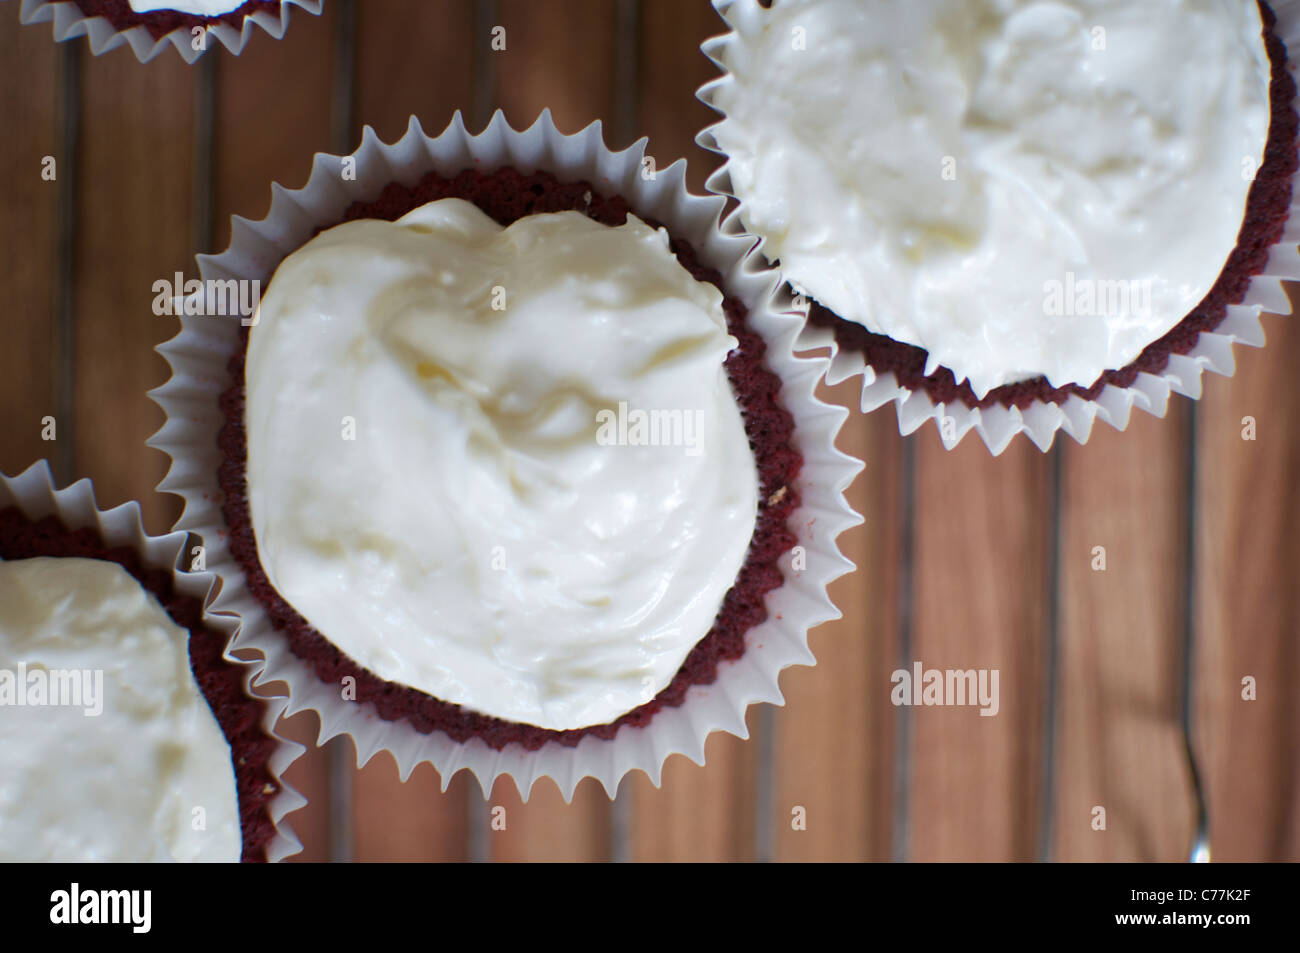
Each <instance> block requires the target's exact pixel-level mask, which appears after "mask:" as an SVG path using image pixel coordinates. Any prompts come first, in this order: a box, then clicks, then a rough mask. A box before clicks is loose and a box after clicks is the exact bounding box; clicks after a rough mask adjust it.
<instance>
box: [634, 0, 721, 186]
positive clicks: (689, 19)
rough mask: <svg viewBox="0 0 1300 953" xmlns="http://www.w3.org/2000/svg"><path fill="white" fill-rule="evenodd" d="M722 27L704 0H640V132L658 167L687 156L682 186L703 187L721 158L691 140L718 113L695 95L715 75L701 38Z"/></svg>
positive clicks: (714, 120)
mask: <svg viewBox="0 0 1300 953" xmlns="http://www.w3.org/2000/svg"><path fill="white" fill-rule="evenodd" d="M722 27H723V23H722V18H721V17H719V16H718V15H717V13H715V12H714V10H713V7H712V6H710V5H709V4H707V3H694V2H692V0H651V2H648V3H642V4H641V35H640V56H639V60H638V65H639V71H638V72H639V95H638V96H637V107H638V113H639V115H638V135H646V136H649V137H650V143H649V146H648V150H647V151H648V154H649V155H651V156H653V157H654V159H655V166H656V167H657V168H660V169H663V168H667V167H668V166H669V165H671V164H672V163H673V162H674V161H676V160H677V159H679V158H685V159H686V160H687V174H686V185H687V187H688V188H690V189H691V190H692V191H694V192H703V191H704V181H705V179H707V178H708V176H709V173H710V172H712V171H713V170H714V169H715V168H717V166H718V165H720V164H721V161H722V160H721V158H720V157H718V156H716V155H714V154H713V153H711V152H707V151H705V150H704V149H701V148H700V147H699V146H697V145H696V144H695V136H696V134H697V133H698V132H699V131H700V130H701V129H703V128H704V127H705V126H710V125H712V124H713V123H714V122H716V121H717V120H718V118H719V117H718V114H717V113H715V112H714V111H713V110H712V109H710V108H709V107H708V106H706V105H704V103H702V102H700V101H699V100H698V99H696V97H695V91H696V90H697V89H699V88H700V86H702V85H704V83H706V82H708V81H709V80H710V79H713V78H714V77H715V76H716V75H717V69H716V67H714V65H713V64H712V63H711V62H709V58H708V57H707V56H705V55H704V54H703V53H702V52H700V42H702V41H703V40H704V39H705V38H707V37H709V36H712V35H713V34H715V33H721V32H723V30H722ZM684 40H685V42H684Z"/></svg>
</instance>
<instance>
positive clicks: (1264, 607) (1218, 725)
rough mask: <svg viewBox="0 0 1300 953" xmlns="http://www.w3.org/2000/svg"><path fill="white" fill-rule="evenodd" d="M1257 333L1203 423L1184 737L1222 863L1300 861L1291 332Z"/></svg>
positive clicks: (1298, 343) (1291, 326)
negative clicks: (1251, 430) (1193, 643)
mask: <svg viewBox="0 0 1300 953" xmlns="http://www.w3.org/2000/svg"><path fill="white" fill-rule="evenodd" d="M1289 290H1290V293H1291V297H1292V302H1293V305H1292V306H1293V307H1295V304H1296V302H1297V301H1300V297H1298V296H1297V294H1296V289H1295V287H1294V286H1292V287H1291V288H1290V289H1289ZM1264 329H1265V332H1266V333H1267V335H1268V344H1267V346H1266V347H1265V348H1264V349H1263V350H1262V351H1257V350H1252V349H1250V348H1238V349H1237V352H1236V353H1237V372H1236V375H1235V376H1234V377H1233V378H1232V379H1231V380H1224V379H1222V378H1217V377H1210V378H1208V380H1207V384H1206V393H1205V398H1204V400H1202V402H1201V413H1200V417H1199V421H1198V423H1199V427H1198V441H1197V443H1198V452H1199V462H1200V468H1199V469H1200V485H1199V490H1200V492H1199V497H1200V498H1199V500H1198V501H1197V502H1198V519H1197V540H1196V542H1197V568H1198V572H1197V577H1196V605H1197V609H1198V612H1197V634H1196V638H1197V647H1198V651H1197V654H1196V661H1195V669H1194V671H1195V675H1196V693H1195V695H1194V698H1195V700H1196V707H1195V711H1194V716H1193V717H1194V720H1193V726H1194V727H1193V731H1194V735H1195V738H1196V740H1197V750H1198V752H1199V753H1200V756H1201V761H1202V765H1203V769H1202V770H1203V773H1204V774H1205V775H1206V780H1207V786H1208V794H1209V804H1210V837H1211V848H1212V851H1213V858H1214V859H1215V860H1224V861H1281V860H1287V861H1295V860H1300V797H1297V796H1296V783H1297V782H1296V779H1297V777H1300V754H1298V753H1297V748H1296V737H1297V732H1298V731H1300V693H1297V691H1296V678H1297V673H1298V672H1300V643H1298V642H1297V633H1300V587H1297V584H1296V571H1297V567H1300V496H1298V495H1297V488H1298V487H1300V441H1298V440H1297V435H1300V385H1298V384H1297V381H1296V377H1295V367H1296V362H1297V360H1300V328H1298V327H1297V325H1296V319H1295V318H1294V317H1288V318H1277V317H1266V318H1265V319H1264ZM1246 418H1251V419H1250V420H1247V419H1246ZM1252 422H1253V424H1254V427H1255V434H1254V437H1255V439H1253V440H1246V439H1243V432H1244V431H1245V429H1246V428H1247V427H1248V426H1249V425H1250V424H1251V423H1252ZM1248 676H1249V677H1252V678H1254V679H1255V682H1256V699H1255V700H1254V701H1247V700H1246V699H1244V698H1243V697H1242V695H1243V685H1242V679H1244V678H1246V677H1248Z"/></svg>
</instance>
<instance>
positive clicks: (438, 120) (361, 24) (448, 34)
mask: <svg viewBox="0 0 1300 953" xmlns="http://www.w3.org/2000/svg"><path fill="white" fill-rule="evenodd" d="M473 31H474V8H473V5H472V4H468V3H464V2H462V0H366V2H365V3H359V4H357V63H356V71H357V72H356V118H357V130H356V137H355V138H356V140H357V141H358V142H360V133H361V127H362V126H365V125H370V126H373V127H374V129H375V132H377V133H378V134H379V137H380V138H381V139H383V140H384V141H385V142H392V141H394V140H395V139H398V138H400V137H401V135H402V134H403V133H404V132H406V126H407V123H408V121H409V120H410V117H411V116H412V115H415V116H418V117H419V119H420V122H421V124H422V125H423V126H424V130H425V132H427V133H429V134H430V135H436V134H437V133H438V132H441V131H442V130H443V129H444V128H445V127H446V125H447V123H448V122H450V121H451V116H452V113H453V112H455V111H456V110H457V109H462V110H468V109H469V104H470V102H471V100H472V92H473V89H472V87H473V52H474V35H473ZM467 121H468V120H467Z"/></svg>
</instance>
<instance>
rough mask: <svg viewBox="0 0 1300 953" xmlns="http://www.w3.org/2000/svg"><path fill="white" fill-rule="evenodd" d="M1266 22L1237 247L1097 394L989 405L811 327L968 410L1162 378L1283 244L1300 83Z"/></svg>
mask: <svg viewBox="0 0 1300 953" xmlns="http://www.w3.org/2000/svg"><path fill="white" fill-rule="evenodd" d="M1260 13H1261V15H1262V16H1263V19H1264V34H1265V35H1264V40H1265V44H1266V47H1267V49H1268V56H1269V62H1270V63H1271V65H1272V80H1271V82H1270V84H1269V102H1270V104H1271V111H1272V112H1271V119H1270V123H1269V131H1268V142H1267V144H1266V146H1265V150H1264V163H1263V165H1262V166H1261V167H1260V170H1259V173H1258V174H1257V175H1256V177H1255V181H1254V183H1253V184H1252V185H1251V188H1250V194H1249V195H1248V197H1247V200H1246V214H1245V217H1244V218H1243V220H1242V225H1241V231H1240V232H1239V233H1238V237H1237V246H1236V248H1234V249H1233V251H1232V254H1231V255H1229V256H1228V261H1227V264H1226V265H1225V266H1224V269H1223V271H1222V272H1221V273H1220V275H1219V279H1218V281H1217V282H1215V284H1214V286H1213V287H1212V288H1211V289H1210V291H1209V293H1208V294H1206V296H1205V298H1204V299H1203V300H1202V301H1201V303H1200V304H1198V305H1197V306H1196V308H1195V309H1193V310H1192V312H1191V313H1190V314H1188V315H1187V317H1185V318H1183V320H1182V321H1181V322H1179V324H1178V325H1177V326H1175V327H1174V328H1173V330H1171V331H1170V332H1169V333H1168V334H1166V335H1164V337H1162V338H1160V339H1158V340H1156V341H1153V342H1152V343H1151V344H1149V345H1147V347H1146V349H1145V350H1143V352H1142V353H1141V354H1140V355H1138V358H1137V360H1135V361H1134V362H1133V363H1131V364H1129V365H1128V366H1126V367H1122V368H1119V369H1117V370H1109V371H1106V372H1105V373H1104V374H1102V375H1101V377H1099V378H1097V380H1096V381H1095V382H1094V383H1093V384H1092V386H1090V387H1084V386H1082V385H1079V384H1068V385H1066V386H1064V387H1052V386H1051V384H1049V383H1048V381H1047V379H1046V378H1043V377H1039V378H1035V379H1033V380H1028V381H1021V382H1020V383H1017V384H1007V385H1004V386H1002V387H996V388H994V389H993V390H991V391H989V392H988V393H987V394H986V395H985V396H984V397H983V398H982V399H981V398H978V397H976V396H975V392H974V391H973V390H972V389H971V387H970V384H969V383H968V382H966V381H961V382H960V383H958V382H957V381H956V380H955V379H954V377H953V373H952V371H950V370H949V369H948V368H946V367H940V368H939V369H938V370H937V371H935V372H934V373H933V374H930V375H928V376H927V375H926V373H925V362H926V359H927V357H928V355H927V353H926V351H925V350H924V349H922V348H919V347H915V346H913V345H911V344H903V343H902V342H900V341H895V340H894V339H892V338H889V337H886V336H885V335H881V334H875V333H873V332H871V331H868V330H867V329H866V328H865V327H863V326H862V325H860V324H857V323H856V322H853V321H846V320H845V319H843V318H841V317H840V316H839V315H837V314H835V313H834V312H833V311H830V310H828V309H827V308H824V307H822V306H821V305H819V304H817V303H816V302H812V305H811V308H810V310H809V321H810V323H812V324H814V325H817V326H819V327H826V328H829V329H830V330H831V332H832V333H833V334H834V336H835V340H836V343H837V344H838V345H839V346H840V347H842V348H844V349H846V350H849V351H853V352H856V353H860V354H863V355H864V356H865V358H866V363H867V365H868V366H869V367H871V368H873V369H874V370H875V371H877V372H878V373H889V372H892V373H893V374H894V376H895V378H897V380H898V383H899V386H901V387H905V388H907V389H908V390H913V391H917V390H922V391H925V392H926V393H927V394H929V395H930V399H931V400H932V401H934V403H936V404H953V403H957V402H960V403H963V404H965V405H966V406H967V407H971V408H984V407H991V406H994V405H996V404H1002V405H1004V406H1006V407H1019V408H1021V409H1024V408H1026V407H1028V406H1030V405H1031V404H1035V403H1040V402H1042V403H1054V404H1062V403H1065V401H1067V400H1068V399H1069V398H1070V397H1071V396H1072V395H1076V394H1077V395H1078V396H1080V397H1082V398H1083V399H1084V400H1095V399H1096V398H1097V397H1098V395H1100V394H1101V391H1102V389H1103V388H1104V387H1105V386H1106V385H1107V384H1114V385H1115V386H1116V387H1130V386H1132V384H1133V382H1134V381H1135V380H1137V376H1138V374H1139V373H1146V374H1160V373H1161V372H1163V371H1164V369H1165V368H1166V366H1167V365H1168V364H1169V358H1170V356H1171V355H1173V354H1186V353H1187V352H1188V351H1190V350H1191V349H1192V348H1193V347H1195V346H1196V342H1197V340H1198V339H1199V338H1200V336H1201V332H1202V331H1213V330H1214V329H1215V328H1217V327H1218V326H1219V325H1220V324H1221V323H1222V322H1223V319H1224V317H1225V316H1226V315H1227V313H1228V306H1229V305H1232V304H1240V303H1241V301H1242V299H1243V298H1244V297H1245V295H1246V289H1247V287H1248V286H1249V285H1250V280H1251V278H1253V277H1254V276H1255V275H1258V274H1261V273H1262V272H1263V271H1264V268H1265V266H1266V265H1267V264H1268V253H1269V249H1270V248H1271V247H1272V246H1273V245H1274V244H1276V243H1277V242H1278V241H1279V240H1280V239H1281V238H1282V231H1283V229H1284V228H1285V227H1286V221H1287V218H1288V216H1289V214H1290V211H1291V182H1292V179H1293V177H1294V176H1295V173H1296V169H1297V167H1300V160H1298V159H1297V156H1296V136H1297V131H1298V130H1300V118H1298V117H1297V115H1296V110H1295V104H1294V100H1295V95H1296V84H1295V79H1294V78H1293V77H1292V76H1291V72H1290V70H1288V69H1287V51H1286V46H1285V45H1284V44H1283V43H1282V40H1281V38H1280V37H1278V36H1277V34H1276V33H1275V32H1274V26H1275V25H1276V23H1277V16H1276V15H1275V14H1274V13H1273V11H1272V10H1271V9H1269V6H1268V4H1267V3H1263V2H1260Z"/></svg>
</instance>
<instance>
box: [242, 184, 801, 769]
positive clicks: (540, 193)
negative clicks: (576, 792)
mask: <svg viewBox="0 0 1300 953" xmlns="http://www.w3.org/2000/svg"><path fill="white" fill-rule="evenodd" d="M452 197H455V198H461V199H465V200H467V201H470V202H472V203H474V204H475V205H476V206H478V207H479V208H480V209H482V210H483V211H484V212H485V213H486V214H487V215H489V216H491V217H492V218H493V219H495V220H496V221H497V222H498V223H500V224H502V225H508V224H509V223H511V222H513V221H515V220H516V219H519V218H522V217H524V216H526V215H531V214H535V213H541V212H558V211H565V210H577V211H580V212H583V213H585V214H586V215H588V216H590V217H591V218H593V219H595V220H596V221H598V222H601V223H603V224H605V225H611V226H617V225H621V224H623V223H624V222H625V221H626V220H627V215H628V212H629V207H628V204H627V202H626V201H625V200H624V199H622V198H621V197H618V196H614V197H605V196H602V195H600V194H599V193H597V192H596V191H595V190H594V189H593V188H592V187H591V185H590V184H588V183H586V182H570V183H563V182H560V181H558V180H557V179H556V178H555V177H554V176H552V175H549V174H547V173H545V172H536V173H533V174H531V175H522V174H520V173H518V172H516V171H514V170H512V169H503V170H500V171H497V172H491V173H482V172H478V171H474V170H467V171H465V172H462V173H460V174H459V175H457V176H455V177H454V178H450V179H448V178H445V177H443V176H441V175H438V174H436V173H430V174H428V175H426V176H425V177H424V178H423V179H421V180H420V181H419V182H418V183H417V184H416V185H415V186H414V187H412V188H407V187H405V186H401V185H397V184H392V185H389V186H388V187H387V188H385V189H384V191H383V192H382V193H381V194H380V196H379V198H377V199H376V200H375V201H373V202H364V203H354V204H353V205H352V206H350V207H349V208H348V209H347V210H346V212H345V213H344V216H343V219H342V221H352V220H354V219H361V218H378V219H386V220H388V221H392V220H395V219H397V218H400V217H401V216H402V215H405V214H406V213H407V212H409V211H411V210H412V209H415V208H418V207H419V206H421V205H425V204H426V203H428V202H432V201H434V200H436V199H441V198H452ZM337 224H341V222H331V223H328V225H324V226H322V227H321V228H320V229H317V231H318V232H319V231H322V230H324V228H326V227H330V226H333V225H337ZM650 224H651V225H655V226H658V224H659V223H657V222H653V221H650ZM672 250H673V253H674V254H675V255H676V256H677V260H678V261H679V262H681V264H682V266H683V267H685V268H686V269H687V270H688V271H689V272H690V273H691V274H692V275H693V276H695V278H696V279H697V280H699V281H706V282H709V283H710V284H713V285H715V286H717V287H718V288H719V289H720V290H723V295H724V298H725V300H724V302H723V308H724V310H725V312H726V315H727V322H728V327H729V329H730V332H731V334H732V336H734V337H735V338H736V340H737V341H738V342H739V346H738V347H737V348H736V349H735V350H734V351H732V352H731V354H730V355H728V357H727V361H726V369H727V374H728V376H729V378H730V380H731V385H732V390H733V391H734V392H735V394H736V398H737V402H738V403H739V405H740V408H741V411H742V414H743V417H744V423H745V431H746V433H747V434H748V436H749V442H750V446H751V447H752V448H753V451H754V458H755V460H756V462H757V465H758V472H759V499H760V504H759V512H758V516H757V520H756V524H755V530H754V536H753V538H752V540H751V542H750V547H749V552H748V555H747V557H746V561H745V563H744V565H743V566H742V567H741V570H740V574H739V576H738V577H737V578H736V581H735V584H734V585H733V586H732V587H731V589H730V590H729V591H728V592H727V594H726V596H725V598H724V600H723V604H722V608H721V609H720V610H719V612H718V615H717V617H716V619H715V620H714V623H713V627H712V628H711V629H710V630H709V632H708V633H707V634H706V635H705V636H704V637H703V638H702V639H701V640H700V641H699V642H698V643H697V644H696V646H695V647H694V649H692V650H691V653H690V655H688V656H687V658H686V661H685V662H684V663H683V664H682V667H681V668H680V669H679V670H678V672H677V675H676V677H675V678H674V679H673V680H672V682H671V683H670V684H669V685H668V687H666V688H665V689H664V690H663V691H662V692H660V693H659V694H658V695H657V696H656V697H655V698H653V699H652V700H651V701H649V702H648V703H646V704H645V705H642V706H641V707H639V708H636V709H634V710H632V711H630V712H628V713H627V714H625V715H623V716H622V717H621V718H619V719H618V720H617V721H614V722H611V723H609V724H604V725H595V726H590V727H586V728H580V729H573V730H568V731H554V730H549V729H545V728H539V727H536V726H534V725H527V724H520V723H517V722H510V721H504V720H502V719H499V718H492V717H489V716H486V715H481V714H478V713H477V712H473V711H469V710H467V709H465V708H462V707H461V706H459V705H454V704H451V703H449V702H445V701H441V700H439V699H437V698H434V697H432V696H430V695H427V694H424V693H423V692H420V691H417V690H416V689H413V688H410V687H408V686H405V685H401V684H397V683H394V682H388V681H384V680H383V679H380V678H378V677H377V676H375V675H373V674H371V673H370V672H368V671H366V670H365V669H363V668H361V667H360V666H359V665H357V664H356V663H355V662H354V661H352V660H351V659H350V658H348V657H347V656H346V655H344V654H343V653H342V652H341V651H339V649H337V648H336V647H335V646H334V645H332V644H331V643H330V642H329V641H328V639H327V638H326V637H325V636H323V635H322V634H321V633H319V632H317V631H316V630H315V629H313V628H312V627H311V625H310V624H309V623H308V622H307V620H306V619H304V618H303V617H302V616H301V615H299V614H298V613H297V612H296V611H295V610H294V608H293V607H292V606H291V605H289V604H288V603H287V602H286V601H285V600H284V599H282V598H281V597H280V595H279V593H278V592H276V590H275V588H274V587H273V586H272V585H271V583H270V581H269V580H268V579H267V576H266V573H265V572H264V571H263V569H262V565H261V563H260V562H259V559H258V552H257V541H256V539H255V538H254V534H253V529H252V525H251V522H250V519H249V512H248V499H247V484H246V481H245V460H246V441H245V431H244V353H243V352H244V350H245V348H246V345H247V328H244V329H243V331H244V343H245V348H241V349H240V353H238V354H237V355H236V356H235V357H234V358H233V359H232V360H231V362H230V373H231V378H232V383H231V386H230V387H229V388H228V389H227V390H226V391H225V393H224V394H223V395H222V399H221V405H222V411H223V414H224V416H225V418H226V422H225V425H224V426H223V427H222V429H221V433H220V437H219V441H220V446H221V452H222V458H223V463H222V465H221V468H220V472H219V475H218V479H219V482H220V485H221V489H222V492H223V495H224V503H223V509H224V513H225V518H226V524H227V527H228V531H229V541H230V548H231V551H232V553H233V554H234V556H235V558H236V560H238V562H239V563H240V565H241V566H242V567H243V569H244V571H245V573H246V574H247V576H248V582H249V586H250V587H251V589H252V592H253V594H254V596H255V597H256V598H257V599H258V600H259V601H260V602H261V604H262V605H263V606H264V607H265V608H266V610H267V612H268V613H269V614H270V618H271V621H272V624H273V625H274V626H275V628H276V629H277V630H278V631H280V632H281V633H283V635H284V636H285V638H286V639H287V640H288V644H289V646H290V648H291V650H292V651H293V653H294V654H295V655H296V656H298V657H299V658H301V659H303V660H304V661H306V662H307V663H309V664H310V665H311V666H312V667H313V668H314V669H315V671H316V673H317V675H318V676H319V677H320V678H321V679H322V680H323V681H325V682H327V683H333V684H338V683H339V681H340V680H341V679H342V678H343V677H345V676H352V677H354V678H355V679H356V700H357V701H358V702H361V703H369V704H373V705H374V706H375V710H376V711H377V712H378V714H379V715H380V716H381V717H382V718H384V719H386V720H389V721H396V720H399V719H401V720H405V721H408V722H410V724H411V725H412V726H413V727H414V728H415V729H416V730H417V731H420V732H422V733H426V734H427V733H429V732H433V731H441V732H445V733H446V734H447V735H449V736H450V737H451V738H453V739H454V740H456V741H458V742H464V741H468V740H469V739H471V738H475V737H477V738H481V739H482V740H483V741H484V742H485V743H486V744H488V745H489V746H491V747H492V748H494V749H497V750H500V749H501V748H503V747H505V746H506V745H507V744H510V743H511V742H518V743H520V744H522V745H523V746H524V747H525V748H526V749H528V750H530V751H532V750H536V749H538V748H540V747H541V746H542V745H544V744H546V742H548V741H557V742H559V743H561V744H564V745H568V746H573V745H576V744H577V743H578V742H579V741H580V740H581V739H582V738H583V737H585V736H586V735H595V736H596V737H599V738H605V739H608V738H613V737H614V735H615V734H616V733H617V732H618V730H619V728H621V727H622V726H624V725H645V724H647V723H648V722H649V721H650V720H651V719H652V718H653V717H654V715H655V713H656V712H658V711H659V710H660V709H662V708H663V707H665V706H677V705H680V704H681V703H682V702H683V701H684V700H685V697H686V691H687V689H688V688H690V687H691V686H692V685H706V684H710V683H712V682H713V681H714V679H715V678H716V677H717V668H718V663H719V662H721V661H724V660H727V659H735V658H738V657H739V656H740V655H741V654H742V653H743V652H744V651H745V633H746V632H747V631H748V630H749V629H751V628H752V627H753V626H755V625H757V624H759V623H760V622H762V621H763V620H764V619H766V617H767V609H766V607H765V606H764V604H763V597H764V596H765V594H766V593H768V592H770V591H771V590H773V589H775V588H777V587H778V586H780V585H781V584H782V575H781V570H780V568H779V566H778V565H777V560H778V559H779V558H780V556H781V555H782V554H783V553H785V552H787V551H789V550H790V549H791V548H792V547H793V546H794V544H795V541H796V537H795V535H794V534H793V533H792V532H791V531H790V529H789V528H788V527H787V525H786V524H787V521H788V520H789V518H790V515H791V514H792V513H793V512H794V510H795V508H796V507H797V506H798V505H799V497H798V494H797V493H796V492H795V490H794V488H793V486H792V483H793V481H794V479H795V477H796V476H798V474H799V471H800V469H801V468H802V466H803V457H802V456H801V455H800V454H799V453H798V452H797V451H796V450H795V449H794V448H793V447H792V446H791V445H790V436H791V433H792V432H793V430H794V421H793V419H792V418H791V417H790V415H789V413H787V412H786V411H785V410H783V409H782V408H781V407H779V406H778V405H777V403H776V396H777V394H778V392H779V391H780V389H781V380H780V378H778V377H777V376H776V375H775V374H773V373H772V372H771V371H769V370H767V369H766V368H765V367H764V366H763V355H764V352H765V350H766V345H765V344H764V341H763V339H762V337H761V336H760V335H758V334H757V333H755V332H754V331H752V330H750V329H749V328H748V327H747V326H746V319H747V316H748V312H747V310H746V308H745V306H744V305H743V304H742V303H741V302H740V301H739V300H738V299H736V298H733V297H727V296H726V292H725V290H724V289H722V278H721V276H720V275H719V274H718V273H717V272H716V271H713V270H711V269H709V268H707V267H706V266H704V265H702V264H701V263H700V262H699V261H698V259H697V257H696V254H695V251H694V249H692V248H691V246H690V245H688V244H687V243H686V242H683V241H681V240H678V239H673V240H672Z"/></svg>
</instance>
